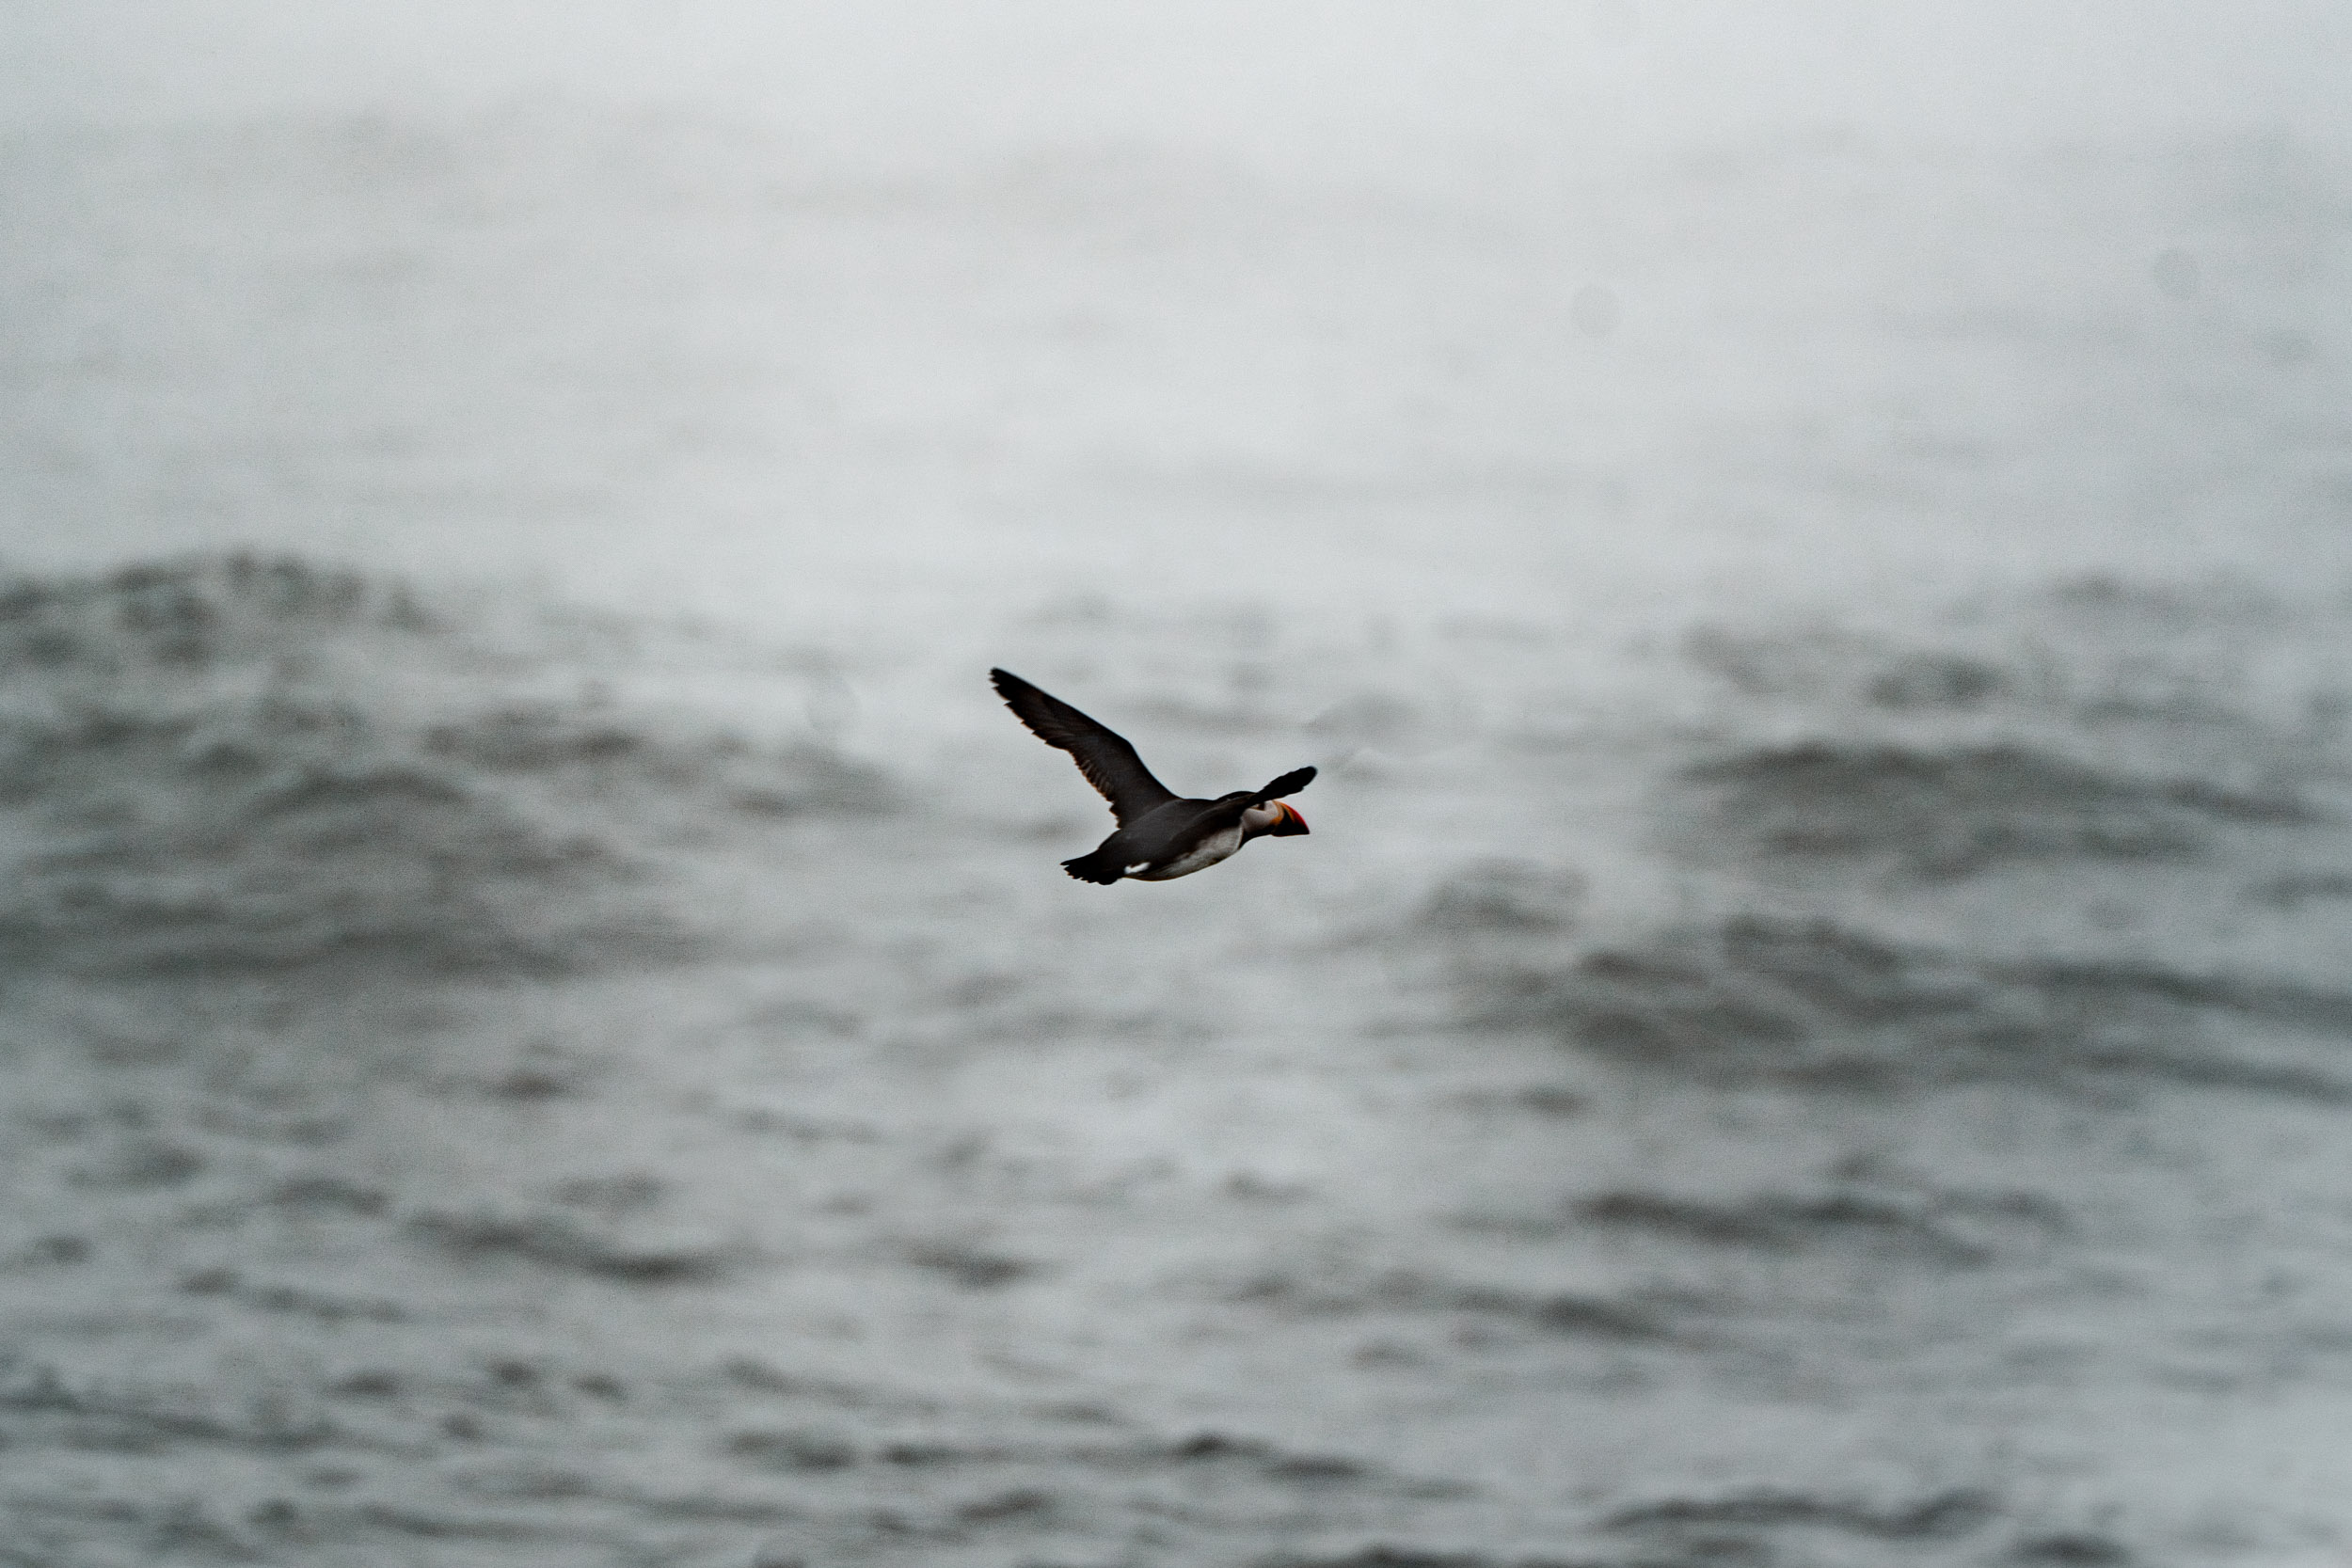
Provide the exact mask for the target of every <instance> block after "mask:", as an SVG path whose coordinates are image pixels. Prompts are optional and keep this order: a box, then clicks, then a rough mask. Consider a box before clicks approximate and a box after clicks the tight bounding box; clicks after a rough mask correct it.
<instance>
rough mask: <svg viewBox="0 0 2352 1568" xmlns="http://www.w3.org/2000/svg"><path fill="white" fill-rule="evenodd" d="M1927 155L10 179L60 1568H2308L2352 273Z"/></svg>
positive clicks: (38, 1234) (2186, 184)
mask: <svg viewBox="0 0 2352 1568" xmlns="http://www.w3.org/2000/svg"><path fill="white" fill-rule="evenodd" d="M1924 158H1925V155H1924V154H1922V155H1919V158H1917V159H1915V158H1913V157H1912V156H1911V155H1907V154H1906V155H1901V156H1898V155H1897V154H1895V153H1893V152H1886V151H1874V150H1869V149H1867V148H1862V149H1857V148H1853V147H1849V146H1842V145H1826V146H1821V147H1801V148H1794V149H1789V150H1783V151H1781V152H1776V153H1774V154H1773V155H1772V156H1771V157H1769V158H1768V157H1762V156H1760V155H1759V156H1758V157H1757V158H1755V159H1752V160H1750V161H1747V162H1741V161H1740V160H1729V161H1721V162H1719V163H1708V164H1702V165H1699V166H1692V167H1677V168H1674V169H1668V170H1653V171H1651V172H1649V173H1648V174H1645V175H1644V176H1642V177H1641V179H1640V180H1633V179H1632V178H1631V177H1628V182H1625V183H1622V184H1620V185H1618V186H1613V187H1609V188H1607V189H1604V188H1602V187H1601V186H1600V185H1597V184H1596V185H1595V186H1594V187H1593V188H1592V189H1589V190H1584V191H1582V192H1581V194H1579V195H1578V197H1577V201H1576V203H1574V204H1571V203H1568V202H1567V201H1566V200H1565V198H1562V200H1561V203H1560V205H1559V207H1558V208H1556V209H1555V208H1552V207H1547V206H1546V205H1545V204H1544V203H1542V202H1538V201H1535V200H1534V199H1533V198H1529V199H1528V200H1527V201H1526V202H1524V204H1523V205H1522V206H1519V207H1514V208H1512V209H1511V210H1512V211H1514V212H1518V213H1521V214H1536V215H1534V216H1525V215H1522V216H1521V217H1520V218H1518V219H1515V220H1513V221H1512V222H1504V221H1503V220H1502V219H1500V218H1498V217H1496V215H1495V214H1496V212H1497V211H1500V210H1501V209H1498V208H1495V207H1492V206H1488V207H1485V208H1478V209H1476V210H1474V211H1473V210H1472V209H1470V208H1468V207H1464V208H1460V209H1455V208H1449V207H1446V206H1444V205H1443V204H1435V205H1432V204H1423V205H1420V206H1411V205H1407V206H1398V205H1396V204H1394V203H1384V202H1380V201H1375V200H1374V199H1373V198H1370V197H1368V196H1365V195H1363V194H1362V193H1332V192H1310V193H1303V194H1302V193H1298V192H1284V191H1279V190H1268V189H1264V188H1261V187H1259V186H1257V185H1254V184H1251V183H1250V182H1246V181H1239V180H1238V178H1237V177H1234V176H1232V175H1231V173H1230V171H1218V170H1215V169H1209V170H1203V169H1198V168H1191V167H1188V166H1160V165H1157V164H1152V163H1150V162H1149V161H1146V162H1145V163H1144V164H1143V165H1140V166H1130V165H1127V164H1123V163H1119V162H1116V161H1113V162H1112V163H1111V164H1109V165H1105V166H1091V165H1089V166H1079V167H1058V166H1055V167H1040V168H1024V169H1015V170H1010V171H1005V170H997V171H992V172H990V173H988V174H986V175H985V176H980V175H975V176H973V177H971V179H970V180H968V181H963V182H946V183H944V184H940V183H934V184H923V183H920V182H917V183H914V184H910V185H906V186H897V185H886V186H872V185H859V184H856V183H853V182H852V183H834V184H828V183H825V182H821V181H815V180H814V179H813V178H811V177H807V176H805V175H804V174H802V173H795V172H794V171H793V170H792V169H791V167H790V166H789V160H788V157H787V151H786V150H777V149H775V148H772V147H770V146H768V145H766V144H763V143H758V142H756V141H748V142H747V141H745V140H742V139H740V138H734V137H731V136H730V135H723V134H722V133H720V132H718V131H715V130H712V129H710V128H707V127H706V128H691V127H689V128H681V127H679V126H676V125H675V124H669V123H667V122H664V123H662V124H657V125H640V126H634V127H629V128H624V130H621V131H616V130H614V129H612V127H609V126H603V125H590V126H585V127H583V126H580V125H572V124H570V123H569V122H567V121H561V119H560V117H557V119H556V120H555V121H550V120H549V119H545V118H541V119H529V118H526V119H519V120H517V119H504V120H497V121H494V122H489V123H471V124H469V125H467V126H465V127H460V128H456V129H448V128H443V129H436V130H426V129H421V128H418V127H404V126H396V125H388V124H383V123H375V122H364V123H359V124H356V125H344V124H332V125H304V126H287V125H276V126H258V127H249V128H246V129H245V130H241V131H236V132H233V133H231V132H226V131H220V130H216V129H215V130H207V131H204V132H202V133H200V134H198V133H191V134H190V135H187V136H186V137H184V138H179V139H171V138H164V139H161V140H158V139H155V138H149V139H146V140H141V139H139V138H138V137H135V136H129V135H125V136H117V137H101V136H95V135H79V136H77V135H67V134H64V133H58V134H56V135H35V134H31V133H26V134H24V135H20V136H19V137H18V139H17V141H16V142H14V143H13V144H11V145H10V146H9V147H8V149H7V151H6V155H5V162H4V163H0V179H5V182H6V184H5V192H6V200H7V202H8V206H9V209H10V211H11V212H12V213H13V214H15V217H16V219H17V220H24V219H26V218H38V219H39V220H40V221H39V223H38V224H36V225H33V226H31V227H27V226H26V225H25V224H24V222H22V221H16V222H12V224H11V229H10V231H11V233H12V234H14V235H16V236H18V237H17V238H15V239H12V240H11V241H10V242H9V245H8V253H7V259H6V266H7V268H8V277H7V282H6V288H7V292H6V294H5V300H6V308H7V309H8V312H9V325H8V331H7V332H5V333H0V338H4V339H5V346H0V399H4V400H5V403H6V407H7V410H8V414H7V421H6V422H7V423H8V426H9V429H8V432H7V434H6V435H5V436H0V445H4V446H5V451H6V454H7V467H8V474H7V476H6V477H5V479H0V500H4V501H5V506H6V508H7V518H8V522H7V527H8V537H9V540H10V542H11V545H12V551H13V554H14V555H15V557H16V560H17V563H18V565H19V567H20V571H19V573H18V575H17V576H16V577H15V578H14V579H13V580H12V581H11V582H10V583H9V584H8V586H7V587H6V588H5V590H0V855H4V856H5V857H6V861H7V866H8V875H7V877H6V879H5V881H0V955H5V962H6V971H5V983H4V988H0V1164H4V1166H5V1191H6V1192H7V1194H8V1198H7V1202H6V1204H5V1206H4V1207H0V1299H5V1302H6V1311H5V1313H0V1519H5V1527H4V1528H0V1562H11V1563H13V1562H23V1563H26V1564H36V1563H38V1564H44V1565H45V1564H53V1563H56V1564H74V1565H77V1568H78V1565H81V1564H93V1565H96V1564H108V1565H111V1564H118V1563H132V1562H151V1561H162V1562H175V1563H176V1562H190V1563H198V1562H224V1561H262V1562H283V1563H299V1564H322V1565H326V1564H351V1565H355V1568H378V1565H382V1564H389V1563H416V1564H476V1563H480V1564H492V1563H515V1564H566V1565H569V1564H580V1565H591V1564H607V1563H610V1564H632V1565H634V1564H654V1563H660V1564H691V1565H705V1564H708V1565H712V1568H717V1565H721V1564H730V1565H738V1568H741V1565H746V1564H754V1563H757V1564H764V1565H767V1568H781V1565H782V1564H786V1563H807V1564H812V1565H814V1564H832V1563H843V1564H849V1563H875V1564H897V1563H910V1564H911V1563H923V1564H931V1563H941V1564H956V1563H970V1564H976V1565H978V1564H990V1565H995V1564H1002V1565H1006V1568H1011V1565H1015V1564H1040V1565H1042V1564H1056V1565H1064V1568H1075V1565H1078V1564H1108V1563H1134V1564H1161V1563H1171V1564H1174V1563H1183V1564H1195V1563H1198V1564H1204V1565H1207V1564H1251V1565H1255V1564H1278V1563H1279V1564H1290V1565H1295V1568H1305V1565H1325V1568H1340V1565H1353V1568H1375V1565H1382V1568H1439V1565H1442V1568H1484V1565H1487V1564H1518V1563H1527V1564H1535V1563H1579V1564H1633V1563H1643V1564H1697V1563H1702V1562H1708V1563H1726V1562H1728V1563H1740V1564H1746V1563H1756V1564H1768V1563H1788V1564H1797V1563H1822V1564H1838V1563H1853V1564H1865V1563H1867V1564H1880V1563H1888V1562H1919V1563H1923V1564H1925V1563H1936V1564H1942V1563H1955V1564H1957V1563H1971V1564H1975V1563H1994V1562H2004V1563H2026V1564H2109V1563H2117V1564H2120V1563H2128V1562H2151V1563H2237V1562H2245V1563H2317V1562H2332V1561H2338V1560H2344V1558H2345V1556H2346V1554H2347V1553H2352V1503H2348V1502H2347V1501H2346V1499H2347V1498H2352V1313H2348V1312H2347V1310H2346V1307H2345V1305H2344V1304H2345V1303H2346V1301H2347V1300H2352V1177H2347V1175H2346V1164H2345V1162H2344V1158H2343V1148H2344V1143H2343V1130H2344V1125H2345V1123H2344V1118H2345V1117H2346V1115H2347V1114H2348V1112H2352V980H2347V974H2352V967H2348V966H2347V962H2346V960H2347V958H2352V952H2348V951H2347V937H2352V925H2348V924H2347V916H2348V915H2352V836H2347V829H2346V824H2347V822H2348V821H2352V736H2348V733H2347V727H2346V726H2347V714H2352V579H2347V578H2346V577H2345V575H2344V572H2343V570H2342V565H2343V558H2342V554H2341V543H2340V541H2339V539H2338V537H2337V536H2338V535H2339V534H2340V533H2341V531H2342V524H2343V523H2344V521H2345V520H2346V519H2345V515H2344V508H2345V504H2346V497H2347V495H2352V490H2347V488H2346V486H2347V484H2352V426H2347V425H2346V423H2345V422H2344V408H2345V407H2346V406H2352V404H2346V403H2345V401H2344V393H2345V391H2346V390H2347V389H2352V383H2347V379H2346V375H2345V370H2344V367H2345V365H2346V363H2347V361H2346V358H2345V356H2346V353H2347V352H2352V351H2348V350H2347V345H2346V340H2345V338H2344V305H2343V303H2342V301H2343V300H2344V299H2345V298H2352V294H2347V293H2346V292H2345V290H2344V283H2345V282H2346V276H2345V270H2344V249H2343V245H2344V233H2345V230H2344V222H2345V211H2346V209H2345V208H2344V205H2343V199H2342V197H2341V194H2340V193H2341V191H2342V189H2343V188H2344V186H2343V184H2342V182H2341V175H2342V172H2343V171H2342V170H2341V169H2340V168H2339V167H2337V166H2334V165H2332V164H2329V163H2328V162H2327V161H2326V160H2324V159H2320V158H2318V157H2317V155H2315V154H2309V153H2304V152H2299V151H2297V150H2295V149H2293V148H2289V147H2253V148H2244V147H2233V148H2225V149H2213V148H2205V149H2188V150H2166V151H2162V152H2153V151H2142V152H2136V153H2133V154H2130V155H2128V156H2126V155H2122V154H2107V153H2099V154H2094V153H2090V152H2082V153H2074V154H2068V155H2067V156H2065V157H2052V158H2046V159H2042V160H2032V161H2027V162H2026V163H2023V164H2017V165H2002V166H1998V167H1993V166H1988V165H1986V164H1985V163H1983V162H1982V161H1980V160H1979V161H1970V160H1968V159H1963V158H1959V157H1957V156H1956V155H1954V156H1947V157H1946V158H1945V159H1944V160H1943V161H1942V162H1940V163H1939V162H1936V161H1934V160H1928V161H1926V162H1925V163H1922V162H1920V161H1919V159H1924ZM1612 191H1613V193H1614V194H1613V195H1612V194H1611V192H1612ZM1609 202H1614V203H1615V205H1614V206H1610V205H1608V204H1607V203H1609ZM1571 208H1572V209H1573V210H1572V211H1571ZM1564 212H1565V213H1567V214H1568V215H1565V216H1564V215H1563V213H1564ZM1576 214H1583V215H1581V216H1578V215H1576ZM1593 214H1614V216H1613V218H1611V219H1610V220H1609V221H1603V220H1602V219H1601V218H1600V217H1597V216H1594V215H1593ZM1988 232H1989V233H1992V234H1994V235H1996V236H1998V238H1999V242H2000V243H1999V245H1998V247H1997V248H1987V247H1986V246H1987V245H1989V242H1980V241H1979V240H1978V239H1972V238H1971V236H1982V235H1984V234H1986V233H1988ZM27 234H34V235H37V236H38V238H37V239H25V238H24V236H25V235H27ZM1732 255H1737V256H1739V257H1740V258H1743V259H1744V260H1743V261H1742V262H1741V264H1740V265H1739V266H1736V267H1735V266H1732V265H1729V264H1728V263H1727V262H1726V261H1725V258H1726V257H1728V256H1732ZM2152 258H2153V261H2152ZM2183 258H2188V259H2189V260H2188V261H2184V260H2183ZM2191 261H2193V262H2194V263H2195V265H2194V266H2191V265H2190V262H2191ZM1996 263H1997V264H1996ZM2152 268H2153V270H2152ZM2185 268H2186V269H2187V270H2184V269H2185ZM1594 279H1600V280H1602V281H1603V282H1605V284H1606V289H1605V293H1606V304H1607V306H1608V309H1603V308H1602V304H1600V303H1597V301H1598V300H1600V299H1601V298H1602V296H1601V295H1599V294H1596V293H1593V292H1592V291H1591V288H1586V289H1584V292H1582V293H1578V292H1577V289H1578V287H1579V286H1580V280H1583V282H1584V283H1588V284H1590V283H1592V280H1594ZM1599 286H1600V285H1599V284H1593V287H1599ZM1578 301H1581V304H1580V303H1578ZM1612 312H1613V313H1612ZM1768 372H1769V373H1768ZM1122 400H1123V401H1122ZM229 541H242V542H243V543H242V544H230V543H228V542H229ZM991 663H1001V664H1004V665H1007V666H1009V667H1010V668H1012V669H1015V670H1017V671H1019V672H1020V673H1023V674H1025V675H1026V676H1028V677H1030V678H1032V679H1034V680H1036V681H1038V682H1039V683H1041V685H1043V686H1045V687H1047V688H1048V689H1052V690H1055V691H1056V692H1057V693H1058V694H1060V695H1063V696H1065V697H1067V698H1069V699H1070V700H1072V701H1073V702H1076V703H1078V704H1079V705H1081V706H1083V707H1086V708H1087V709H1089V711H1091V712H1094V713H1095V714H1097V715H1098V716H1100V717H1102V718H1103V719H1104V720H1105V721H1109V722H1111V723H1113V724H1115V725H1117V726H1118V727H1120V729H1122V730H1123V731H1125V732H1126V733H1128V734H1129V735H1131V736H1134V737H1136V739H1137V740H1138V742H1139V743H1140V744H1141V745H1142V748H1143V750H1144V752H1145V754H1146V756H1147V757H1148V758H1149V759H1150V760H1151V761H1152V764H1153V765H1154V766H1155V768H1158V769H1159V770H1160V771H1161V772H1162V773H1163V774H1164V776H1166V777H1168V779H1169V780H1170V782H1171V783H1173V784H1177V785H1178V786H1179V787H1180V788H1185V789H1197V790H1200V791H1204V792H1215V791H1217V790H1221V789H1223V788H1225V787H1228V786H1234V785H1239V784H1248V783H1251V782H1254V781H1256V780H1258V779H1261V778H1264V777H1268V776H1271V775H1272V774H1273V773H1274V772H1276V771H1279V770H1280V769H1283V768H1289V767H1293V766H1296V765H1298V764H1300V763H1303V762H1313V763H1315V764H1317V765H1318V766H1319V767H1321V768H1322V769H1323V773H1322V776H1321V777H1320V778H1318V779H1317V781H1316V782H1315V784H1314V785H1313V786H1312V787H1311V789H1310V790H1309V791H1308V792H1306V793H1305V794H1304V795H1302V796H1301V797H1299V798H1298V800H1297V802H1296V803H1297V804H1298V806H1299V807H1300V809H1301V811H1302V812H1303V813H1304V814H1305V816H1307V818H1308V820H1309V821H1310V822H1311V824H1312V828H1313V832H1312V835H1311V836H1310V837H1307V838H1304V839H1291V840H1284V841H1282V842H1279V843H1276V842H1272V841H1269V842H1266V843H1263V844H1257V845H1253V846H1251V847H1249V848H1248V850H1247V851H1246V852H1244V853H1243V854H1242V855H1241V856H1239V857H1238V858H1237V859H1235V860H1234V861H1232V863H1229V864H1227V865H1224V866H1221V867H1219V868H1217V869H1216V871H1215V872H1214V873H1212V874H1209V875H1204V876H1201V877H1197V878H1193V879H1185V880H1182V881H1178V882H1174V883H1168V884H1163V885H1153V886H1142V885H1138V886H1137V887H1136V888H1132V889H1131V888H1126V887H1123V886H1122V887H1117V888H1112V889H1108V890H1102V889H1095V888H1091V887H1084V886H1080V885H1078V884H1075V883H1073V882H1071V881H1068V880H1067V879H1064V878H1062V877H1061V876H1060V874H1059V873H1058V871H1057V868H1056V864H1055V863H1056V862H1057V860H1059V859H1061V858H1064V857H1067V856H1069V855H1073V854H1076V853H1079V852H1081V851H1082V850H1084V849H1085V848H1087V847H1090V846H1091V844H1092V843H1093V842H1094V841H1095V839H1096V838H1097V837H1098V836H1099V835H1100V833H1101V832H1103V831H1104V830H1105V828H1106V827H1107V819H1106V818H1105V817H1104V814H1103V813H1102V811H1101V810H1100V808H1099V806H1098V805H1097V803H1096V802H1095V801H1094V800H1093V799H1092V798H1091V797H1090V796H1089V795H1088V794H1087V793H1086V791H1085V789H1084V787H1083V784H1082V783H1081V782H1080V781H1079V780H1078V779H1077V777H1076V776H1075V774H1074V773H1073V771H1072V770H1071V769H1070V768H1069V767H1068V765H1067V762H1066V760H1065V759H1063V758H1061V757H1059V756H1058V755H1056V754H1055V753H1052V752H1048V751H1046V750H1045V749H1044V748H1042V747H1040V746H1038V745H1037V744H1036V742H1035V741H1034V740H1033V739H1031V738H1030V737H1029V736H1025V734H1023V733H1022V732H1021V731H1020V730H1019V729H1018V728H1017V727H1016V726H1015V725H1014V724H1013V722H1012V721H1011V720H1010V719H1009V717H1008V716H1007V715H1005V714H1004V713H1003V711H1002V710H1001V708H1000V707H998V706H997V705H996V704H995V702H994V699H993V696H992V695H991V694H990V692H989V691H988V689H987V687H986V685H985V682H984V679H983V675H984V672H985V670H986V668H987V667H988V665H990V664H991Z"/></svg>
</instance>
